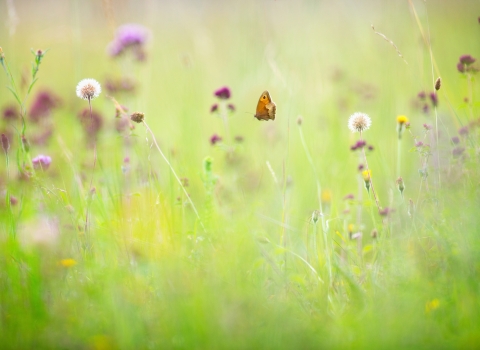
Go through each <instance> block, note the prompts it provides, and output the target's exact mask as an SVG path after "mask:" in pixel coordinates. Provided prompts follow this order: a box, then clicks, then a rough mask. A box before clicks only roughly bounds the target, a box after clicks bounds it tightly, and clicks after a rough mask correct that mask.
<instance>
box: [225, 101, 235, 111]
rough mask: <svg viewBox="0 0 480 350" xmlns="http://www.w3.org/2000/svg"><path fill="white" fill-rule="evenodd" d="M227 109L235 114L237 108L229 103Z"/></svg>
mask: <svg viewBox="0 0 480 350" xmlns="http://www.w3.org/2000/svg"><path fill="white" fill-rule="evenodd" d="M227 108H228V110H229V111H230V112H235V106H234V105H233V104H232V103H229V104H228V106H227Z"/></svg>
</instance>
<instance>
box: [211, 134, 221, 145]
mask: <svg viewBox="0 0 480 350" xmlns="http://www.w3.org/2000/svg"><path fill="white" fill-rule="evenodd" d="M220 141H222V138H221V137H220V136H218V135H217V134H213V135H212V136H211V137H210V143H211V144H212V145H215V144H216V143H218V142H220Z"/></svg>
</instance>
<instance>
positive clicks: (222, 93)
mask: <svg viewBox="0 0 480 350" xmlns="http://www.w3.org/2000/svg"><path fill="white" fill-rule="evenodd" d="M215 96H217V97H218V98H219V99H221V100H228V99H229V98H230V96H231V92H230V89H229V88H228V87H226V86H224V87H221V88H220V89H218V90H216V91H215Z"/></svg>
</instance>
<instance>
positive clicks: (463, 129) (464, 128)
mask: <svg viewBox="0 0 480 350" xmlns="http://www.w3.org/2000/svg"><path fill="white" fill-rule="evenodd" d="M458 133H459V134H460V135H462V136H466V135H468V126H462V127H461V128H460V129H458Z"/></svg>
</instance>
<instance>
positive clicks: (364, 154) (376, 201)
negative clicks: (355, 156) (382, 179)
mask: <svg viewBox="0 0 480 350" xmlns="http://www.w3.org/2000/svg"><path fill="white" fill-rule="evenodd" d="M360 140H362V133H361V132H360ZM362 153H363V159H364V160H365V167H366V170H367V172H368V175H369V176H370V186H371V188H372V194H373V198H375V204H376V205H377V209H378V211H380V203H379V201H378V197H377V194H376V192H375V187H374V186H373V181H372V174H371V172H370V168H369V166H368V161H367V154H366V153H365V147H362Z"/></svg>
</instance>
